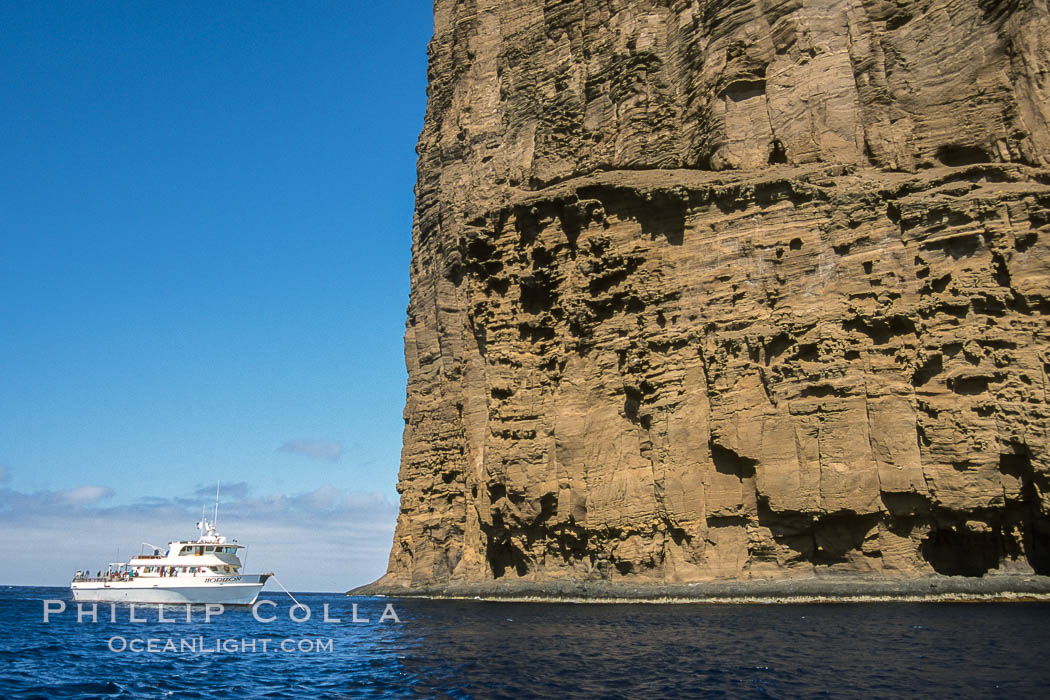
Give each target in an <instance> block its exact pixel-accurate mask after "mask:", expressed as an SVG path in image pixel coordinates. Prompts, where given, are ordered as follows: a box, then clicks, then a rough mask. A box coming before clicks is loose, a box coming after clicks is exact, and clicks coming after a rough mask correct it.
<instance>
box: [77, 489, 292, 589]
mask: <svg viewBox="0 0 1050 700" xmlns="http://www.w3.org/2000/svg"><path fill="white" fill-rule="evenodd" d="M215 515H216V518H217V517H218V498H217V497H216V505H215ZM197 527H198V529H199V530H200V535H199V536H198V538H197V539H196V540H179V541H177V542H169V543H168V550H167V552H165V553H164V554H161V553H160V549H159V548H156V547H153V545H149V544H148V543H145V542H144V543H143V544H146V545H147V546H149V547H151V548H153V554H139V555H138V556H135V557H132V558H131V559H129V560H128V561H126V562H115V563H111V564H110V565H109V567H108V568H107V569H106V570H105V571H104V572H103V571H99V572H98V573H97V574H96V575H95V576H91V574H90V572H84V571H78V572H77V573H76V575H75V576H74V577H73V582H72V584H71V586H70V587H71V588H72V590H73V600H75V601H89V602H105V603H191V604H206V603H222V604H223V605H251V604H253V603H254V602H255V599H256V598H257V597H258V596H259V591H261V590H262V588H263V586H264V585H266V580H267V579H268V578H270V577H271V576H273V573H267V574H244V573H241V560H240V558H239V556H238V550H240V549H244V546H243V545H240V544H237V542H236V541H230V542H228V541H227V540H226V538H225V537H223V536H222V535H220V534H219V533H218V532H216V530H215V524H214V522H212V523H209V522H208V521H207V520H206V519H205V518H204V516H203V515H202V516H201V520H200V522H199V523H197Z"/></svg>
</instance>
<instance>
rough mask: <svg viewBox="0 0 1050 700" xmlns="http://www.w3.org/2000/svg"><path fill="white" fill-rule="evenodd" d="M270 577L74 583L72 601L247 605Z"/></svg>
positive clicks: (255, 575) (150, 579)
mask: <svg viewBox="0 0 1050 700" xmlns="http://www.w3.org/2000/svg"><path fill="white" fill-rule="evenodd" d="M268 578H270V574H247V575H240V576H209V577H200V578H197V577H170V578H137V579H134V580H131V581H74V582H73V583H72V584H71V586H70V588H71V589H72V591H73V600H75V601H78V602H81V601H84V602H98V603H158V604H160V603H164V604H169V603H174V604H178V603H182V604H187V603H188V604H191V605H205V604H208V603H212V604H222V605H251V604H253V603H254V602H255V599H256V598H258V597H259V591H261V590H262V588H263V586H264V585H266V580H267V579H268Z"/></svg>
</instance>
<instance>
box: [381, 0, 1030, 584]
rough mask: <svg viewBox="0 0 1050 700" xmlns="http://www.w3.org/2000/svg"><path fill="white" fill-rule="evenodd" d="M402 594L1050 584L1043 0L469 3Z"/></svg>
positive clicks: (439, 171) (413, 425)
mask: <svg viewBox="0 0 1050 700" xmlns="http://www.w3.org/2000/svg"><path fill="white" fill-rule="evenodd" d="M435 18H436V22H435V35H434V38H433V41H432V42H431V44H430V70H429V81H430V83H429V90H428V96H429V102H428V110H427V116H426V122H425V126H424V129H423V133H422V135H421V136H420V139H419V146H418V152H419V179H418V185H417V191H416V195H417V203H416V219H415V228H414V232H413V233H414V235H413V260H412V270H411V276H412V293H411V303H410V306H409V311H408V316H409V317H408V326H407V332H406V336H405V353H406V358H407V364H408V371H409V384H408V401H407V406H406V409H405V422H406V427H405V435H404V451H403V455H402V464H401V474H400V484H399V490H400V491H401V493H402V497H401V513H400V518H399V521H398V525H397V531H396V534H395V536H394V544H393V551H392V553H391V556H390V565H389V571H388V574H387V575H386V576H385V577H384V578H383V579H381V584H382V585H385V586H388V587H390V586H434V585H439V584H450V583H453V584H454V583H456V582H463V583H477V582H484V581H498V580H501V579H502V580H514V581H521V580H528V581H544V580H552V579H559V580H577V581H606V582H614V583H615V582H617V581H622V582H635V583H645V582H654V583H669V582H692V581H705V580H714V579H748V578H786V577H796V576H808V575H812V574H813V573H815V572H818V573H819V572H822V571H829V572H849V573H855V574H865V575H878V576H888V577H915V576H920V575H923V574H933V573H940V574H955V575H981V574H985V573H989V572H1013V573H1024V572H1035V573H1042V574H1047V573H1050V517H1048V509H1050V452H1048V429H1050V404H1048V402H1047V398H1048V397H1047V391H1048V373H1050V171H1048V170H1046V169H1045V168H1047V167H1048V166H1050V129H1048V123H1050V14H1048V11H1047V2H1046V0H1004V1H997V2H992V1H990V0H952V1H946V0H919V1H915V2H912V1H907V2H905V1H903V0H768V1H766V0H762V1H745V0H662V1H661V0H561V1H558V0H437V1H436V2H435Z"/></svg>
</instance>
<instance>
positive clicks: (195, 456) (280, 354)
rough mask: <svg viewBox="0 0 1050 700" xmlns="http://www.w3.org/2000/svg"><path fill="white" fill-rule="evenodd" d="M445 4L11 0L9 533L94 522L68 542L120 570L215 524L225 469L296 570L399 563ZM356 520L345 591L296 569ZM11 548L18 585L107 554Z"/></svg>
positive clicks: (4, 469)
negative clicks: (424, 185) (411, 299)
mask: <svg viewBox="0 0 1050 700" xmlns="http://www.w3.org/2000/svg"><path fill="white" fill-rule="evenodd" d="M431 12H432V10H431V5H430V3H428V2H423V1H421V0H392V1H387V2H381V3H373V2H349V1H346V2H312V1H303V2H291V1H288V2H279V3H265V2H239V3H233V2H220V3H203V2H199V3H197V2H179V3H130V2H121V3H102V2H90V3H89V2H68V3H67V2H49V3H3V4H0V103H2V104H3V109H2V110H0V146H2V152H3V154H4V158H3V160H4V167H3V168H0V211H2V212H3V216H2V218H0V242H2V249H0V251H2V252H0V299H3V302H2V303H0V328H2V329H3V340H2V342H0V367H2V369H0V465H2V466H0V527H2V528H3V529H4V530H5V531H6V532H7V533H14V532H16V531H18V530H17V528H24V532H25V534H26V535H27V536H34V537H40V538H44V537H58V536H59V535H58V534H57V533H59V532H61V531H62V529H63V528H70V532H68V533H67V534H66V535H65V536H64V537H65V538H66V539H65V541H64V544H63V546H67V545H69V546H76V549H77V551H81V552H84V554H83V555H81V556H82V557H84V556H87V557H90V556H92V554H93V553H94V548H97V549H98V561H100V562H101V561H103V560H105V561H108V560H109V558H110V557H111V556H112V553H113V551H114V549H115V548H116V547H117V546H125V547H129V546H132V545H135V546H137V545H138V543H139V541H140V540H141V539H148V538H147V537H145V534H146V532H145V531H146V530H148V531H149V533H150V536H151V537H162V538H166V539H171V538H174V537H183V536H188V535H192V534H193V532H192V526H193V523H194V522H195V518H196V516H195V513H197V512H198V511H199V505H197V506H195V507H191V502H193V503H196V502H197V501H199V500H202V497H201V496H200V494H198V491H200V490H201V489H203V490H205V491H206V490H207V485H208V484H211V488H214V482H215V480H216V479H222V480H223V481H224V482H228V483H230V484H232V485H234V486H233V489H234V491H235V492H231V493H230V496H229V502H227V501H226V499H224V512H226V513H229V520H228V522H230V523H231V525H232V523H233V522H238V523H239V524H240V525H242V526H243V527H244V528H246V530H248V531H242V532H237V533H233V532H231V533H230V534H231V535H234V536H238V537H239V538H240V539H241V540H242V541H248V542H249V543H251V544H254V545H255V547H256V550H257V551H258V552H259V553H258V554H257V556H259V557H260V558H261V559H263V560H264V561H263V562H257V563H260V564H263V563H264V564H265V565H266V566H267V568H273V569H274V570H276V571H277V572H278V575H279V576H280V577H281V579H282V580H283V581H284V582H285V583H286V584H288V585H292V586H295V587H298V588H300V589H313V590H325V589H328V590H338V589H340V588H342V587H343V586H344V584H345V585H350V584H354V583H361V582H364V581H366V580H369V579H371V578H374V577H376V576H378V575H380V574H381V573H382V571H383V569H384V566H385V562H386V554H387V551H388V548H389V545H390V536H391V533H392V529H393V524H394V518H395V517H396V510H397V507H396V504H397V493H396V491H395V489H394V486H395V483H396V478H397V468H398V458H399V453H400V447H401V430H402V427H403V425H404V423H403V419H402V410H403V407H404V395H405V370H404V359H403V347H402V335H403V332H404V317H405V307H406V305H407V302H408V262H409V254H410V243H411V240H410V239H411V221H412V206H413V195H412V186H413V184H414V180H415V152H414V147H415V141H416V137H417V135H418V133H419V131H420V129H421V127H422V122H423V112H424V108H425V98H426V95H425V89H426V42H427V41H428V39H429V38H430V34H431V33H432V31H433V22H432V16H431ZM202 493H203V492H202ZM275 504H276V505H275ZM151 509H153V510H151ZM238 509H240V511H239V512H238ZM53 511H55V512H53ZM183 511H185V512H186V514H187V517H188V518H189V521H188V523H187V526H188V527H189V530H187V529H186V527H183V526H180V525H179V523H181V522H182V519H181V518H182V513H183ZM151 518H153V519H154V520H155V522H154V523H150V522H149V520H150V519H151ZM56 519H57V520H56ZM117 520H119V521H120V522H121V523H122V525H121V527H122V528H129V529H130V531H127V532H125V531H121V530H115V529H113V527H112V525H113V523H114V522H116V521H117ZM140 521H142V525H141V527H142V529H143V535H142V536H141V537H140V536H139V534H138V533H137V532H135V531H134V530H135V528H136V524H137V523H138V522H140ZM351 522H352V523H355V530H354V532H346V533H344V534H345V537H343V536H342V535H340V536H339V537H335V538H333V540H334V541H335V542H337V543H338V544H332V545H331V547H332V548H333V549H332V552H333V553H335V555H336V556H339V557H340V558H339V561H338V562H333V563H332V564H333V566H335V567H336V568H335V570H331V571H328V572H326V575H327V577H328V579H327V580H325V581H320V580H317V579H316V577H315V578H314V579H311V577H310V576H309V575H306V574H305V573H304V574H302V575H300V574H299V573H296V572H295V570H296V569H297V568H299V567H297V563H296V560H295V556H294V549H293V548H290V546H285V545H286V544H287V543H285V541H286V540H287V541H288V542H290V541H291V539H292V538H293V534H294V538H299V537H301V536H302V532H301V528H302V527H303V526H304V524H305V523H309V524H310V525H311V526H313V525H316V526H318V527H328V528H329V529H331V530H332V531H333V532H334V531H335V530H338V529H339V528H341V527H342V528H344V529H345V527H346V524H347V523H351ZM161 523H163V524H164V525H165V526H170V527H181V528H182V529H181V530H179V531H177V532H166V533H158V532H157V529H158V528H157V527H155V525H159V524H161ZM281 523H284V524H285V525H284V528H285V529H284V530H283V531H282V530H281V528H282V525H281ZM12 528H14V529H12ZM263 528H266V533H267V537H268V538H269V540H270V542H272V543H273V544H272V551H273V552H274V553H275V554H274V556H273V558H272V559H271V560H266V552H265V550H266V547H267V542H263V541H259V539H260V538H259V537H256V536H253V533H252V532H251V531H250V530H252V529H254V530H258V531H260V532H261V531H262V529H263ZM363 532H368V533H370V534H369V537H368V538H366V539H364V540H361V539H360V533H363ZM48 533H52V534H48ZM282 533H283V534H282ZM166 539H165V541H166ZM118 540H119V541H118ZM124 540H127V542H124ZM359 540H360V541H359ZM154 541H155V540H154ZM353 542H357V545H355V546H356V547H357V550H356V551H353V552H348V551H345V550H346V548H347V547H350V546H351V545H352V543H353ZM282 543H285V544H282ZM282 547H283V548H284V549H282ZM85 548H87V549H85ZM28 551H33V550H28ZM35 551H40V550H39V548H37V549H36V550H35ZM278 552H284V553H283V554H278ZM339 552H342V555H341V556H340V555H339ZM2 554H3V555H4V556H5V558H6V562H7V564H8V566H5V570H7V571H9V572H10V571H12V570H14V571H20V572H22V573H20V574H19V575H18V576H16V577H15V579H17V580H4V579H5V578H10V577H11V576H12V575H13V574H10V573H9V574H7V575H5V576H2V577H0V583H20V584H33V583H42V584H62V583H64V582H66V581H67V580H68V571H67V569H68V570H69V571H72V570H74V569H76V568H79V567H81V566H85V565H87V564H88V563H87V562H81V561H76V562H72V561H71V562H68V566H67V565H66V564H65V562H64V561H63V560H62V558H59V557H57V556H56V558H54V559H55V560H54V561H50V562H49V563H46V564H45V563H44V562H43V561H42V560H41V559H39V558H37V559H27V558H25V557H26V556H27V555H26V554H21V555H20V554H19V553H18V552H17V551H12V552H5V553H2ZM10 557H16V558H17V557H20V558H18V559H16V560H15V561H12V560H11V559H10ZM62 567H64V568H62ZM250 568H255V567H250ZM282 569H284V571H283V572H282Z"/></svg>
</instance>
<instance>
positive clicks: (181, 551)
mask: <svg viewBox="0 0 1050 700" xmlns="http://www.w3.org/2000/svg"><path fill="white" fill-rule="evenodd" d="M190 549H191V548H190V547H183V548H182V549H180V550H179V554H180V555H181V554H189V553H190Z"/></svg>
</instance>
